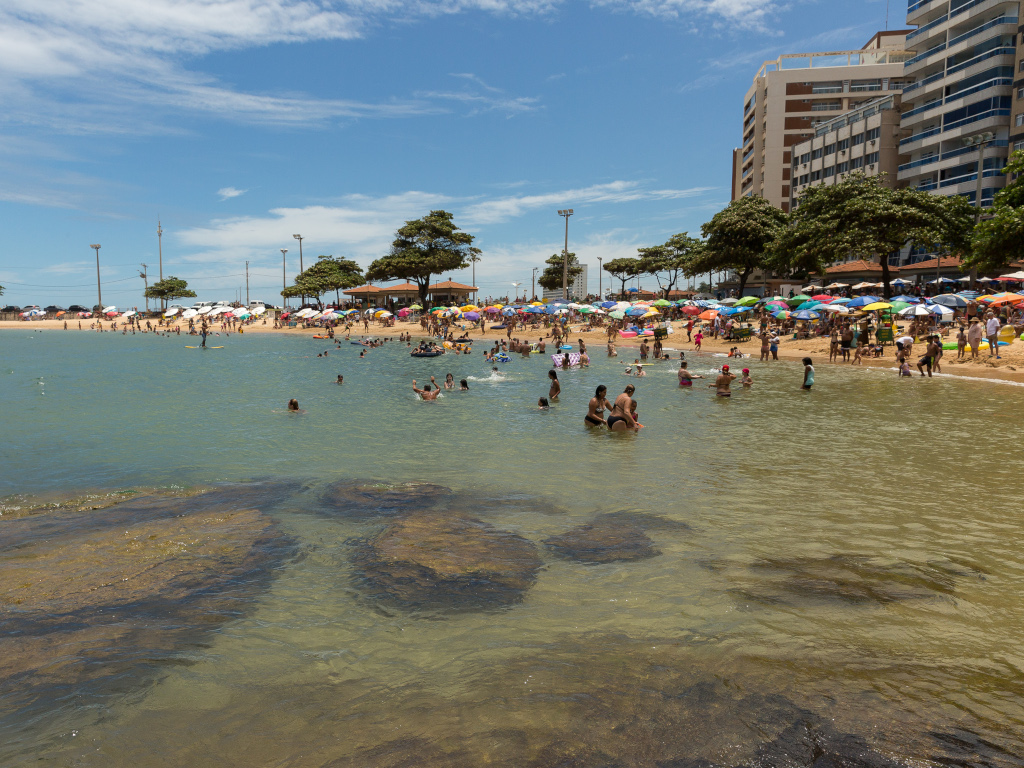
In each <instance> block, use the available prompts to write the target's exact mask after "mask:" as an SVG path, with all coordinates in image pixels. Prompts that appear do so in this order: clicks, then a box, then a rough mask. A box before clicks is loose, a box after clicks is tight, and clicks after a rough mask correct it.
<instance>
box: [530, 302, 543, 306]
mask: <svg viewBox="0 0 1024 768" xmlns="http://www.w3.org/2000/svg"><path fill="white" fill-rule="evenodd" d="M530 306H531V307H543V306H544V302H543V301H531V302H530Z"/></svg>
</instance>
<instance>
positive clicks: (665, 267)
mask: <svg viewBox="0 0 1024 768" xmlns="http://www.w3.org/2000/svg"><path fill="white" fill-rule="evenodd" d="M703 247H704V244H703V243H702V242H701V241H700V240H699V239H698V238H696V237H690V236H689V235H688V234H687V233H686V232H681V233H680V234H678V235H673V236H672V237H671V238H670V239H669V241H668V242H667V243H665V244H664V245H655V246H653V247H651V248H639V249H637V250H638V252H639V254H640V259H639V261H640V269H641V270H642V272H641V274H648V275H654V279H655V280H657V281H658V288H659V289H660V290H661V291H662V292H663V295H664V297H665V298H666V299H667V298H668V295H669V294H670V293H671V292H672V291H673V290H674V289H675V287H676V285H677V284H678V283H679V280H680V278H682V277H683V276H684V275H686V274H687V267H688V266H689V264H690V261H691V260H692V259H693V258H695V257H696V255H697V254H698V253H699V252H700V250H701V249H702V248H703Z"/></svg>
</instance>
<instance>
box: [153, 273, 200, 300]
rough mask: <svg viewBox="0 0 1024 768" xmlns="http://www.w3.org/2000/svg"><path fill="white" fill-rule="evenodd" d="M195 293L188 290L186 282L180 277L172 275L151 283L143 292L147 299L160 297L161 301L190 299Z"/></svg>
mask: <svg viewBox="0 0 1024 768" xmlns="http://www.w3.org/2000/svg"><path fill="white" fill-rule="evenodd" d="M195 295H196V292H195V291H191V290H189V287H188V282H186V281H185V280H182V279H181V278H180V277H173V276H171V275H168V276H167V277H165V278H164V279H163V280H159V281H158V282H155V283H153V284H152V285H151V286H149V288H147V289H146V292H145V296H146V298H147V299H160V300H161V301H174V300H175V299H192V298H195Z"/></svg>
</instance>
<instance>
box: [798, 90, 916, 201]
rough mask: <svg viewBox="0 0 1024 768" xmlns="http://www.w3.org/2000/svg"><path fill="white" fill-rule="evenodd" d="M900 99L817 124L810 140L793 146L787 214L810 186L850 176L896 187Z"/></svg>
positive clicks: (896, 96)
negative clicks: (879, 179) (880, 179)
mask: <svg viewBox="0 0 1024 768" xmlns="http://www.w3.org/2000/svg"><path fill="white" fill-rule="evenodd" d="M899 146H900V95H899V94H898V93H894V94H891V95H889V96H883V97H881V98H878V99H873V100H872V101H869V102H868V103H867V104H864V105H862V106H860V107H858V108H857V109H855V110H852V111H850V112H847V113H846V114H844V115H840V116H839V117H836V118H833V119H832V120H829V121H828V122H827V123H822V124H821V125H819V126H818V127H817V128H815V130H814V138H811V139H807V140H806V141H802V142H800V143H799V144H795V145H793V149H792V153H793V163H792V170H791V181H792V184H791V187H790V189H791V198H790V209H791V210H795V209H796V208H797V207H798V206H799V204H800V201H799V197H800V194H801V193H802V192H804V191H805V190H806V189H808V188H809V187H814V186H818V185H822V184H824V185H829V184H835V183H836V182H839V181H842V180H843V178H844V177H845V176H846V175H847V174H850V173H854V172H859V173H863V174H864V175H865V176H880V175H882V174H885V176H884V177H883V178H884V180H885V183H886V184H887V185H888V186H890V187H894V186H896V173H897V168H898V167H899V165H900V163H901V162H902V159H901V157H902V156H901V155H900V153H899V152H900V148H899Z"/></svg>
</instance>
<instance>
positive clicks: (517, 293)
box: [512, 283, 522, 304]
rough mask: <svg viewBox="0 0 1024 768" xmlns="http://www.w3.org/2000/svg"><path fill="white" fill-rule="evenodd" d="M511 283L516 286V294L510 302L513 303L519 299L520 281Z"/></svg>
mask: <svg viewBox="0 0 1024 768" xmlns="http://www.w3.org/2000/svg"><path fill="white" fill-rule="evenodd" d="M512 285H514V286H515V287H516V296H515V298H514V299H513V300H512V303H513V304H515V303H516V301H517V300H518V299H519V286H520V285H522V283H512Z"/></svg>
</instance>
